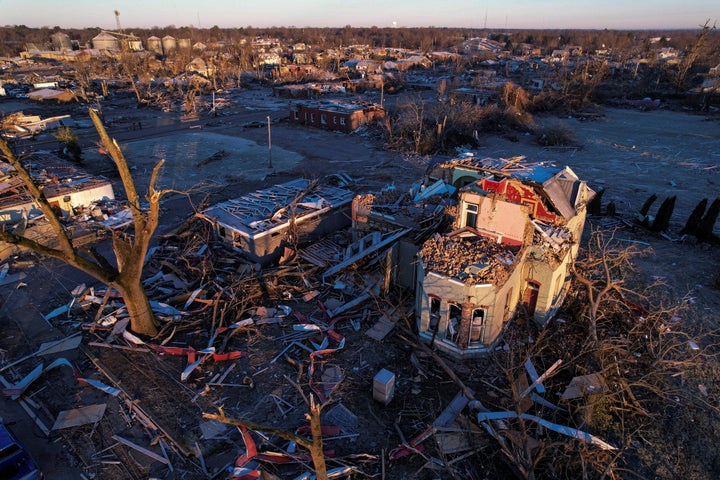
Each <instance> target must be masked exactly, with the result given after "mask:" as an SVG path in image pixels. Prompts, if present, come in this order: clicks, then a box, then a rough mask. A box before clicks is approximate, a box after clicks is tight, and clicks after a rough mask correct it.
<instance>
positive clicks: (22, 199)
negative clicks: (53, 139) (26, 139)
mask: <svg viewBox="0 0 720 480" xmlns="http://www.w3.org/2000/svg"><path fill="white" fill-rule="evenodd" d="M24 163H25V164H26V166H27V167H28V169H29V170H30V172H31V174H32V176H33V177H34V179H35V183H36V184H37V185H38V186H39V187H40V189H41V190H42V191H43V193H44V194H45V198H47V200H48V202H49V203H50V206H52V207H53V208H54V209H55V210H56V211H57V212H58V214H59V215H60V216H61V217H66V218H68V217H74V216H75V215H77V214H78V213H79V212H80V211H83V210H84V209H86V208H89V207H90V206H91V205H92V204H93V203H95V202H98V201H108V200H113V199H114V198H115V195H114V192H113V187H112V184H111V183H110V181H109V180H107V179H105V178H103V177H96V176H91V175H89V174H87V173H84V172H82V171H81V170H78V169H77V168H75V167H74V166H73V165H72V164H71V163H69V162H66V161H65V160H62V159H60V158H58V157H56V156H55V155H53V154H51V153H35V154H33V155H31V156H29V157H28V158H27V159H26V160H24ZM0 176H1V177H2V178H1V179H0V222H2V223H6V222H11V223H15V222H18V221H20V220H21V219H22V218H23V215H26V216H27V218H33V217H37V216H39V215H41V214H42V212H41V210H40V208H39V207H38V206H37V203H36V201H35V200H34V199H33V198H32V195H30V193H28V192H27V189H26V187H25V183H24V182H23V181H22V179H21V178H20V177H18V176H17V175H16V174H15V169H14V168H13V167H12V166H11V165H10V164H8V163H5V162H0Z"/></svg>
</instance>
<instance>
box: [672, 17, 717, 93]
mask: <svg viewBox="0 0 720 480" xmlns="http://www.w3.org/2000/svg"><path fill="white" fill-rule="evenodd" d="M713 30H715V24H713V26H712V27H711V26H710V19H708V20H707V21H706V22H705V24H704V25H703V26H702V27H700V32H699V33H698V35H697V39H696V40H695V43H694V44H693V45H692V46H691V47H690V49H689V50H688V52H687V53H686V54H685V58H684V59H683V61H682V62H681V63H680V66H679V69H678V76H677V83H676V84H675V87H676V88H677V90H678V91H680V90H681V89H683V88H684V87H685V79H686V77H687V73H688V71H689V70H690V69H691V68H692V66H693V65H694V64H695V61H696V60H697V59H698V57H699V56H700V53H701V52H702V49H703V47H704V46H705V42H706V41H707V40H708V36H709V35H710V34H711V33H712V31H713Z"/></svg>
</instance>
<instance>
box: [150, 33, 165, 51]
mask: <svg viewBox="0 0 720 480" xmlns="http://www.w3.org/2000/svg"><path fill="white" fill-rule="evenodd" d="M147 49H148V51H150V52H153V53H157V54H158V55H162V53H163V51H162V40H160V39H159V38H158V37H156V36H154V35H153V36H152V37H148V39H147Z"/></svg>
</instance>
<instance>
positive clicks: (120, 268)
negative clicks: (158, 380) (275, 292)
mask: <svg viewBox="0 0 720 480" xmlns="http://www.w3.org/2000/svg"><path fill="white" fill-rule="evenodd" d="M90 118H91V119H92V122H93V124H94V125H95V128H96V129H97V131H98V134H99V135H100V142H101V144H102V146H103V147H104V148H105V150H106V151H107V152H109V154H110V156H111V157H112V159H113V160H114V162H115V165H116V167H117V169H118V172H119V173H120V178H121V180H122V184H123V188H124V190H125V193H126V196H127V201H128V205H129V207H130V211H131V212H132V217H133V226H134V232H133V234H132V235H125V234H118V233H117V232H113V234H112V250H113V253H114V255H115V262H114V265H113V263H111V262H110V261H109V260H108V259H107V258H105V257H104V256H102V255H101V254H100V253H99V252H98V251H97V250H96V249H95V248H93V247H87V246H76V245H74V244H73V240H72V238H70V236H69V235H68V232H67V231H66V229H65V227H64V226H63V223H62V222H61V221H60V219H59V218H58V216H57V215H56V213H55V212H54V211H53V209H52V207H51V206H50V203H49V202H48V200H47V198H46V197H45V194H44V193H43V191H42V189H41V188H39V187H38V186H37V185H36V184H35V183H34V181H33V178H32V176H31V175H30V173H29V172H28V170H27V169H26V168H25V166H24V165H23V163H22V162H21V160H20V159H19V158H18V157H16V156H15V154H14V153H13V152H12V150H11V149H10V147H9V146H8V144H7V143H6V142H5V141H4V140H3V139H1V138H0V153H1V154H2V157H3V158H4V160H6V161H7V162H8V163H10V164H11V165H12V166H13V167H14V168H15V170H16V172H17V175H18V176H19V177H20V178H21V179H22V180H23V182H24V183H25V185H26V187H27V191H28V193H29V194H30V195H31V196H32V198H33V200H34V201H35V203H36V204H37V205H38V207H39V208H40V210H41V211H42V212H43V214H44V215H45V217H46V218H47V220H48V222H49V224H50V227H51V230H52V233H53V237H54V240H55V241H56V242H57V245H54V244H53V245H52V246H51V245H49V244H44V243H40V242H38V241H35V240H32V239H30V238H27V237H25V236H22V235H19V234H18V233H19V232H10V231H5V230H0V240H2V241H5V242H8V243H13V244H16V245H19V246H21V247H26V248H28V249H30V250H32V251H34V252H37V253H39V254H40V255H44V256H47V257H52V258H56V259H58V260H61V261H63V262H65V263H66V264H68V265H71V266H73V267H75V268H77V269H79V270H82V271H83V272H85V273H87V274H88V275H90V276H91V277H93V278H95V279H97V280H98V281H100V282H102V283H104V284H105V285H107V286H108V288H113V289H115V290H117V291H118V292H119V293H120V295H121V296H122V298H123V301H124V303H125V307H126V308H127V312H128V314H129V315H130V328H131V329H132V331H133V332H135V333H138V334H141V335H148V336H154V335H156V334H157V332H158V330H157V327H158V323H157V320H156V319H155V316H154V314H153V311H152V309H151V308H150V302H149V300H148V298H147V295H146V294H145V290H144V289H143V285H142V278H141V277H142V269H143V264H144V262H145V256H146V254H147V251H148V248H149V245H150V240H151V238H152V235H153V233H154V232H155V229H156V228H157V226H158V222H159V217H160V215H159V214H160V199H161V198H162V196H163V195H164V194H166V193H168V192H169V190H156V189H155V185H156V183H157V179H158V175H159V173H160V168H161V167H162V165H163V163H164V160H161V161H160V162H158V163H157V164H156V165H155V168H153V172H152V176H151V179H150V186H149V187H148V192H147V196H146V200H147V201H148V206H147V207H146V208H143V207H142V206H141V204H140V197H139V196H138V194H137V191H136V189H135V183H134V182H133V179H132V176H131V175H130V168H129V167H128V165H127V162H126V161H125V156H124V155H123V153H122V151H121V150H120V147H119V146H118V144H117V142H115V140H112V139H111V138H110V137H109V136H108V134H107V131H106V130H105V127H104V126H103V124H102V121H101V120H100V117H99V115H98V112H97V111H96V110H94V109H90Z"/></svg>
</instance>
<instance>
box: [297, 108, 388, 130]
mask: <svg viewBox="0 0 720 480" xmlns="http://www.w3.org/2000/svg"><path fill="white" fill-rule="evenodd" d="M384 116H385V110H384V109H383V108H382V107H381V106H380V105H376V104H367V103H342V102H330V101H327V102H307V103H298V104H295V105H293V106H292V107H291V108H290V123H294V124H298V125H308V126H312V127H317V128H325V129H328V130H336V131H339V132H345V133H349V132H352V131H354V130H356V129H357V128H358V127H361V126H363V125H366V124H368V123H371V122H374V121H376V120H380V119H382V118H383V117H384Z"/></svg>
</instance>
